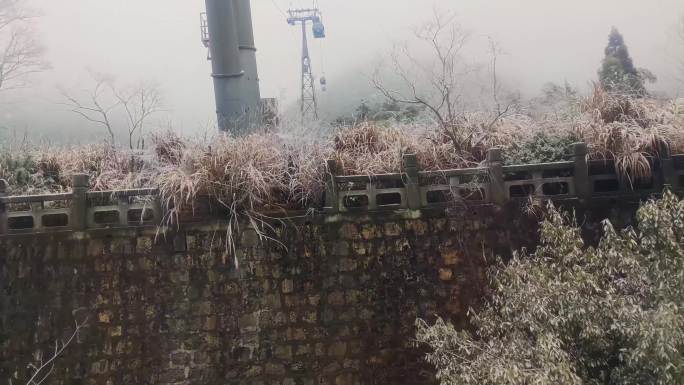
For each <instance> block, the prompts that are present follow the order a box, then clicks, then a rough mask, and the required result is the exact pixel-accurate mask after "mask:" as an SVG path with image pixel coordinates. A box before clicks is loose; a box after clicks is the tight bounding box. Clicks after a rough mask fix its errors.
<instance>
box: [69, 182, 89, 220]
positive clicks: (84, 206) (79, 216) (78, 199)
mask: <svg viewBox="0 0 684 385" xmlns="http://www.w3.org/2000/svg"><path fill="white" fill-rule="evenodd" d="M71 185H72V190H73V198H72V201H71V229H72V230H74V231H84V230H85V229H86V228H87V227H88V220H87V213H88V188H89V187H90V181H89V180H88V175H86V174H75V175H74V176H73V177H72V179H71Z"/></svg>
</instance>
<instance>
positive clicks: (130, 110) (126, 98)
mask: <svg viewBox="0 0 684 385" xmlns="http://www.w3.org/2000/svg"><path fill="white" fill-rule="evenodd" d="M112 91H113V93H114V95H115V97H116V99H117V100H118V101H119V103H120V105H121V106H122V107H123V109H124V111H125V112H126V121H127V124H128V144H129V147H130V149H131V150H133V149H135V148H137V149H142V148H144V146H145V143H144V139H143V135H144V128H145V122H146V121H147V119H148V118H149V117H150V116H152V115H153V114H155V113H157V112H160V111H161V103H162V98H161V93H160V92H159V90H158V88H157V87H156V86H154V85H151V84H144V83H141V84H140V86H139V87H137V88H134V89H132V90H129V91H128V92H122V91H119V90H116V89H115V88H112ZM136 134H137V136H138V139H137V141H136V144H135V145H134V143H133V138H134V137H135V135H136Z"/></svg>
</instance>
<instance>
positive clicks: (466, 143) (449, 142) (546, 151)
mask: <svg viewBox="0 0 684 385" xmlns="http://www.w3.org/2000/svg"><path fill="white" fill-rule="evenodd" d="M580 104H581V109H578V110H580V111H581V113H578V114H576V115H573V116H571V117H568V116H565V115H564V116H563V117H562V118H560V117H556V118H543V119H540V118H532V117H531V116H528V115H526V114H524V113H522V112H518V113H517V114H507V115H505V116H502V117H499V118H498V119H495V120H492V117H491V114H486V113H482V112H475V113H468V114H463V116H462V117H461V118H460V119H458V120H457V121H456V122H454V124H453V127H450V128H449V131H448V132H447V131H445V129H444V128H443V127H440V126H438V125H436V124H430V123H413V124H407V123H389V122H388V123H371V122H362V123H359V124H357V125H354V126H352V127H342V128H338V129H337V131H336V132H335V133H334V135H332V136H331V137H330V139H329V140H327V141H321V142H308V143H307V142H306V141H303V140H299V139H301V138H298V140H296V141H288V140H287V137H288V135H282V136H278V135H276V134H254V135H251V136H247V137H244V138H229V137H223V136H219V137H217V138H215V139H212V140H211V141H206V140H205V141H201V140H195V139H188V138H183V137H180V136H178V135H177V134H174V133H173V132H164V133H157V134H155V135H152V137H151V140H150V141H149V142H151V143H152V146H151V148H149V149H148V150H146V151H142V152H131V151H128V150H122V149H118V148H112V147H110V146H106V145H89V146H75V147H70V148H59V149H56V148H53V147H49V146H30V145H21V146H15V147H10V148H9V149H8V150H7V151H4V152H3V153H2V154H0V178H4V179H8V181H9V183H10V187H11V189H12V190H11V191H10V192H11V193H16V194H20V193H37V192H54V191H63V190H66V189H68V188H69V187H70V186H69V185H70V179H71V175H72V174H74V173H87V174H89V175H90V177H91V188H92V189H94V190H112V189H125V188H137V187H159V188H160V190H161V192H162V198H163V199H164V203H165V205H166V206H167V207H168V208H170V209H171V210H172V211H173V212H174V213H175V215H180V213H181V212H182V211H183V210H193V209H194V205H195V204H196V203H197V202H198V201H199V200H201V199H204V200H205V201H209V202H210V203H211V204H212V205H213V206H217V207H220V208H222V209H223V210H227V211H229V212H243V213H246V212H255V211H260V212H264V211H272V210H285V209H287V210H292V209H308V208H311V207H320V203H321V202H322V197H323V193H324V185H325V183H324V182H325V178H326V170H325V160H326V159H330V158H332V159H336V160H337V161H338V163H339V165H340V166H341V167H340V172H341V173H342V174H344V175H374V174H381V173H394V172H400V171H401V169H402V157H403V155H404V154H408V153H412V154H416V156H417V158H418V162H419V165H420V167H421V169H423V170H444V169H452V168H463V167H473V166H476V165H478V164H479V163H481V162H482V161H483V160H484V159H485V157H486V151H487V150H488V149H489V148H492V147H496V146H499V147H503V149H504V154H508V157H509V158H510V159H507V161H509V162H514V163H515V162H523V163H524V162H545V161H555V160H561V159H566V155H568V154H570V150H571V149H570V144H571V143H572V142H573V141H577V140H584V141H586V142H587V143H588V144H589V145H590V149H591V157H592V158H593V159H609V160H615V162H616V165H617V168H618V171H619V172H620V174H621V175H622V176H624V177H627V178H629V179H630V181H632V180H636V179H641V178H648V177H649V176H650V172H651V165H650V161H651V160H650V159H651V158H653V157H658V156H660V155H662V154H663V153H664V151H666V150H667V149H668V147H669V148H670V149H671V151H672V152H676V153H682V152H684V102H682V101H675V102H671V103H669V104H666V103H662V102H659V101H656V100H650V99H634V98H629V97H624V96H620V95H612V94H609V93H607V92H605V91H603V90H602V89H601V88H600V87H598V86H597V87H595V89H594V91H593V93H592V94H591V95H590V96H588V97H587V98H585V99H584V100H582V101H581V102H580Z"/></svg>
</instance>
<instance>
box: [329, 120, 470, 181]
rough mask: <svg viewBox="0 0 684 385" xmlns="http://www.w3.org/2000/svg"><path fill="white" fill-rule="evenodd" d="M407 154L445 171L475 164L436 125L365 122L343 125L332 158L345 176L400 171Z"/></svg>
mask: <svg viewBox="0 0 684 385" xmlns="http://www.w3.org/2000/svg"><path fill="white" fill-rule="evenodd" d="M404 154H415V155H416V157H417V158H418V163H419V164H420V167H421V168H422V169H423V170H444V169H450V168H459V167H468V166H471V165H472V164H473V162H472V161H470V160H469V159H470V158H472V157H471V156H464V154H463V153H459V152H457V151H454V146H453V144H452V143H451V142H449V140H448V138H446V137H445V136H444V135H443V133H441V132H440V131H439V130H438V129H436V128H434V127H425V126H420V125H401V124H396V125H390V126H383V125H378V124H375V123H369V122H362V123H360V124H358V125H356V126H353V127H345V128H341V129H340V130H339V131H338V132H337V134H336V135H335V137H334V138H333V145H332V155H331V156H332V159H335V160H336V161H337V162H338V164H339V165H340V167H341V171H342V173H344V174H345V175H374V174H383V173H394V172H399V171H401V169H402V158H403V155H404Z"/></svg>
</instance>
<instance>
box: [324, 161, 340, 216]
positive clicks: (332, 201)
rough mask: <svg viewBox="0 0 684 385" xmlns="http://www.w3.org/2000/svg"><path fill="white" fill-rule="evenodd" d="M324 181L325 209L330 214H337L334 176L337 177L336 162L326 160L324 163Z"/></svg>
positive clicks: (337, 200)
mask: <svg viewBox="0 0 684 385" xmlns="http://www.w3.org/2000/svg"><path fill="white" fill-rule="evenodd" d="M325 167H326V180H325V207H326V210H328V211H329V212H331V213H337V212H339V210H340V200H339V194H338V193H337V183H336V182H335V176H336V175H337V161H336V160H334V159H328V160H327V161H326V162H325Z"/></svg>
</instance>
